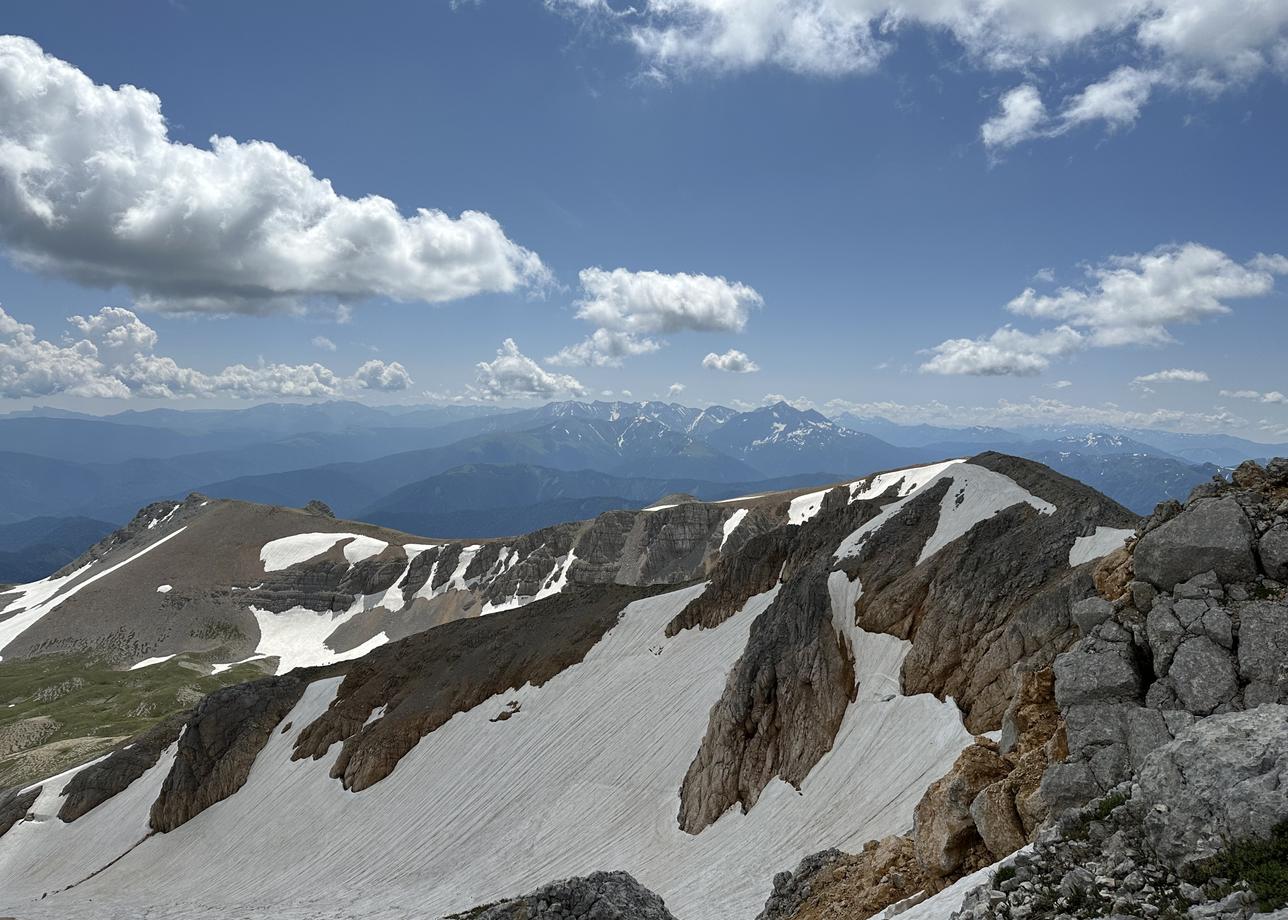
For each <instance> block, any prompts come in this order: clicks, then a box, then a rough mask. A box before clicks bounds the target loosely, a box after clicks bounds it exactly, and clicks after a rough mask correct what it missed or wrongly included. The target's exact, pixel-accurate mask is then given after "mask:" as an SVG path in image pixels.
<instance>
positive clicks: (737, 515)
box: [720, 508, 747, 550]
mask: <svg viewBox="0 0 1288 920" xmlns="http://www.w3.org/2000/svg"><path fill="white" fill-rule="evenodd" d="M746 516H747V509H746V508H739V509H738V510H737V511H735V512H734V513H733V514H731V515H729V517H728V518H726V519H725V522H724V526H723V533H722V535H721V538H720V549H722V550H723V549H724V548H725V544H726V543H728V542H729V538H730V537H732V536H733V532H734V531H735V530H737V529H738V525H739V524H741V523H742V519H743V518H745V517H746Z"/></svg>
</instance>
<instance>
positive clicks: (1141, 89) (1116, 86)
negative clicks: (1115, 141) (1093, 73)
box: [1060, 67, 1159, 128]
mask: <svg viewBox="0 0 1288 920" xmlns="http://www.w3.org/2000/svg"><path fill="white" fill-rule="evenodd" d="M1158 80H1159V74H1157V73H1155V72H1152V71H1145V70H1137V69H1136V68H1135V67H1119V68H1118V69H1117V70H1115V71H1114V72H1113V73H1111V74H1110V75H1109V76H1107V77H1106V78H1105V79H1103V80H1101V81H1100V82H1099V83H1092V84H1091V85H1090V86H1088V87H1087V88H1086V89H1084V90H1083V91H1082V92H1081V93H1079V94H1078V95H1077V96H1075V97H1074V98H1073V99H1071V100H1069V102H1068V104H1067V105H1066V106H1065V107H1064V109H1063V110H1062V111H1061V113H1060V118H1061V120H1062V121H1063V123H1064V125H1065V126H1066V127H1072V126H1074V125H1080V124H1085V123H1087V122H1089V121H1103V122H1105V123H1106V124H1108V125H1109V126H1110V127H1111V128H1125V127H1128V126H1129V125H1132V124H1135V122H1136V119H1137V118H1139V117H1140V110H1141V108H1142V107H1143V106H1144V105H1145V103H1146V102H1147V101H1148V100H1149V94H1150V91H1151V90H1152V89H1153V88H1154V85H1155V84H1156V83H1157V82H1158Z"/></svg>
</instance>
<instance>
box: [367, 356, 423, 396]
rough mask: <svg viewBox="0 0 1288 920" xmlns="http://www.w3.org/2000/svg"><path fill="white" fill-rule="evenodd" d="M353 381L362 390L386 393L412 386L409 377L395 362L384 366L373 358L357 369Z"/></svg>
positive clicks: (403, 368)
mask: <svg viewBox="0 0 1288 920" xmlns="http://www.w3.org/2000/svg"><path fill="white" fill-rule="evenodd" d="M353 380H354V383H356V384H357V385H358V386H360V387H363V388H364V389H368V390H382V391H384V392H386V393H393V392H396V391H398V390H405V389H407V388H409V387H410V386H411V385H412V379H411V375H410V374H408V373H407V369H406V368H405V367H403V366H402V365H401V364H399V363H398V362H397V361H391V362H389V363H388V364H386V363H385V362H384V361H380V360H377V359H375V358H373V359H372V360H370V361H368V362H366V363H365V364H363V365H362V367H360V368H358V370H357V372H355V373H354V375H353Z"/></svg>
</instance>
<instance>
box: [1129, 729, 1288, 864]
mask: <svg viewBox="0 0 1288 920" xmlns="http://www.w3.org/2000/svg"><path fill="white" fill-rule="evenodd" d="M1139 784H1140V796H1141V799H1142V801H1143V802H1144V803H1145V805H1146V807H1147V810H1146V813H1145V821H1144V825H1145V833H1146V836H1147V838H1148V839H1149V842H1150V844H1151V845H1152V846H1153V848H1154V849H1155V851H1157V852H1158V854H1159V855H1160V856H1162V857H1163V858H1165V859H1168V860H1171V861H1173V862H1178V863H1188V862H1192V861H1195V860H1198V859H1202V858H1204V857H1207V856H1210V855H1212V854H1213V853H1215V852H1216V851H1217V850H1219V849H1220V848H1221V847H1222V846H1223V845H1224V844H1225V841H1227V840H1238V839H1243V838H1248V837H1260V838H1266V837H1269V836H1270V834H1271V832H1272V830H1273V829H1274V828H1275V827H1276V825H1278V824H1280V823H1281V822H1283V821H1285V820H1288V796H1285V795H1284V789H1285V788H1288V706H1282V705H1274V704H1271V705H1265V706H1260V707H1258V708H1256V709H1250V710H1246V711H1243V712H1232V713H1224V714H1221V715H1214V716H1210V717H1209V718H1206V719H1201V720H1199V721H1198V722H1195V723H1194V724H1193V725H1192V726H1190V727H1189V728H1187V729H1185V730H1184V731H1182V732H1180V733H1179V734H1178V735H1177V736H1176V738H1175V740H1173V741H1171V742H1169V743H1167V744H1165V745H1163V746H1162V747H1161V748H1159V749H1158V750H1157V751H1155V752H1154V753H1153V754H1151V755H1150V756H1149V757H1148V758H1147V759H1146V761H1145V765H1144V767H1143V769H1142V770H1141V771H1140V777H1139Z"/></svg>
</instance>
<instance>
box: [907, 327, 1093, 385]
mask: <svg viewBox="0 0 1288 920" xmlns="http://www.w3.org/2000/svg"><path fill="white" fill-rule="evenodd" d="M1084 344H1085V339H1084V338H1083V336H1082V334H1081V333H1079V332H1078V331H1077V330H1076V329H1072V328H1070V327H1069V326H1060V327H1058V328H1056V329H1048V330H1046V331H1043V332H1039V333H1037V334H1036V335H1030V334H1029V333H1027V332H1021V331H1020V330H1018V329H1014V328H1012V327H1010V326H1003V327H1002V328H1001V329H998V330H997V331H996V332H994V333H993V334H992V335H990V336H988V337H987V338H981V339H948V340H947V341H944V342H940V343H939V344H938V345H936V346H935V347H934V348H933V349H931V351H932V352H933V354H934V357H933V358H931V359H930V360H929V361H927V362H925V363H924V364H922V365H921V369H922V371H923V372H925V373H930V374H971V375H974V376H984V377H998V376H1005V375H1010V376H1019V377H1025V376H1031V375H1033V374H1039V373H1041V372H1042V371H1044V370H1046V369H1047V368H1048V367H1049V366H1050V364H1051V359H1052V358H1054V357H1059V356H1061V355H1066V354H1069V353H1070V352H1073V351H1077V350H1078V349H1080V348H1082V347H1083V346H1084Z"/></svg>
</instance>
